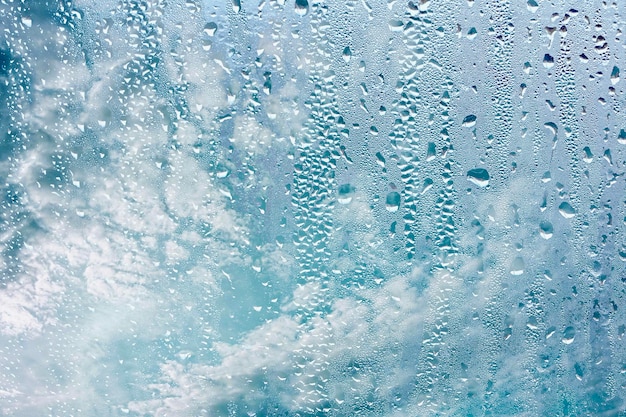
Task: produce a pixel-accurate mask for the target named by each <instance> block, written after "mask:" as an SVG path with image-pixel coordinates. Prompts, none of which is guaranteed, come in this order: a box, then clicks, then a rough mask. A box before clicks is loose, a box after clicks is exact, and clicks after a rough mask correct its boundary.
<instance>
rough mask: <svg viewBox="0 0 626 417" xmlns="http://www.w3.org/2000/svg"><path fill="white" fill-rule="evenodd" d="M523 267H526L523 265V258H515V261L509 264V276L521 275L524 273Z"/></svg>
mask: <svg viewBox="0 0 626 417" xmlns="http://www.w3.org/2000/svg"><path fill="white" fill-rule="evenodd" d="M525 267H526V265H525V264H524V258H522V257H521V256H517V257H516V258H515V259H513V262H511V270H510V273H511V275H522V274H523V273H524V268H525Z"/></svg>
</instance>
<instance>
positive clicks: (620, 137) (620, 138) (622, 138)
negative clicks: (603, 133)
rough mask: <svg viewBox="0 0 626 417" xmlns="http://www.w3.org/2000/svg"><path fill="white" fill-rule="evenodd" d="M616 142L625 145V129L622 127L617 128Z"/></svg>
mask: <svg viewBox="0 0 626 417" xmlns="http://www.w3.org/2000/svg"><path fill="white" fill-rule="evenodd" d="M617 142H619V143H620V144H622V145H626V131H624V129H620V130H619V135H617Z"/></svg>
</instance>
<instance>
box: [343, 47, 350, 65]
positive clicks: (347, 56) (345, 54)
mask: <svg viewBox="0 0 626 417" xmlns="http://www.w3.org/2000/svg"><path fill="white" fill-rule="evenodd" d="M342 55H343V60H344V61H346V62H350V59H351V58H352V51H351V50H350V47H349V46H346V47H345V48H343V54H342Z"/></svg>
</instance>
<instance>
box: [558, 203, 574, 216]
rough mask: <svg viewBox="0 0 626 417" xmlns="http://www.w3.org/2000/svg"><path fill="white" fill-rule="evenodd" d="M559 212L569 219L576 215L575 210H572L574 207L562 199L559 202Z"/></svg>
mask: <svg viewBox="0 0 626 417" xmlns="http://www.w3.org/2000/svg"><path fill="white" fill-rule="evenodd" d="M559 213H561V216H563V217H565V218H566V219H571V218H572V217H574V216H575V215H576V210H574V207H572V206H571V204H570V203H568V202H567V201H563V202H562V203H561V204H559Z"/></svg>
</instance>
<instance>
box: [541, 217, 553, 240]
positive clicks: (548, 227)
mask: <svg viewBox="0 0 626 417" xmlns="http://www.w3.org/2000/svg"><path fill="white" fill-rule="evenodd" d="M539 234H540V235H541V237H542V238H544V239H546V240H547V239H550V238H551V237H552V235H553V234H554V228H553V227H552V223H550V222H549V221H547V220H546V221H542V222H541V223H539Z"/></svg>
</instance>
